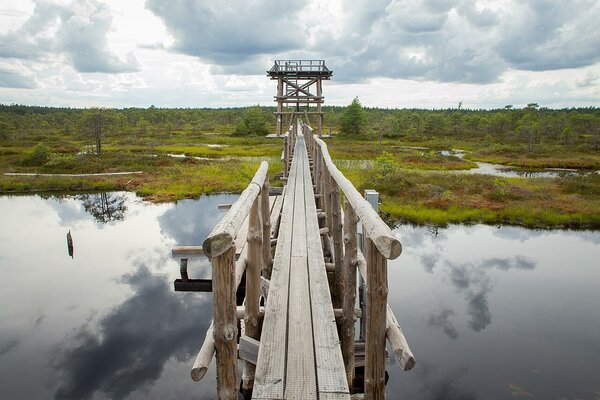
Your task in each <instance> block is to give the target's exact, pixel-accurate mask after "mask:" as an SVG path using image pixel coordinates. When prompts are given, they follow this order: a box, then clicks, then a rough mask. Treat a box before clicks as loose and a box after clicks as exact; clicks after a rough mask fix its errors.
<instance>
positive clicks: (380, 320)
mask: <svg viewBox="0 0 600 400" xmlns="http://www.w3.org/2000/svg"><path fill="white" fill-rule="evenodd" d="M387 293H388V288H387V259H386V258H385V257H384V256H383V255H382V254H381V253H380V252H379V250H378V249H377V246H376V245H375V243H373V241H372V240H371V239H370V238H368V239H367V329H366V336H367V337H366V344H365V357H366V365H365V398H366V399H369V400H384V399H385V335H386V311H387V310H386V306H387Z"/></svg>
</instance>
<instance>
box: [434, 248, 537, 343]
mask: <svg viewBox="0 0 600 400" xmlns="http://www.w3.org/2000/svg"><path fill="white" fill-rule="evenodd" d="M445 266H446V267H447V268H448V273H449V278H450V282H451V283H452V285H453V286H454V287H455V288H456V289H457V291H458V292H460V293H463V295H464V297H465V300H466V301H467V314H469V316H470V317H471V319H470V321H469V327H470V328H471V329H472V330H473V331H475V332H480V331H482V330H483V329H485V328H486V327H487V326H488V325H489V324H491V322H492V314H491V312H490V305H489V301H488V294H489V293H490V292H491V290H492V289H493V284H492V281H491V278H490V276H489V273H488V271H489V270H490V269H497V270H501V271H509V270H511V269H519V270H533V269H534V268H535V267H536V262H535V261H533V260H531V259H529V258H527V257H524V256H520V255H518V256H514V257H506V258H497V257H495V258H486V259H483V260H481V261H479V262H477V263H462V264H455V263H452V262H450V261H446V262H445ZM437 327H442V329H443V325H439V326H437Z"/></svg>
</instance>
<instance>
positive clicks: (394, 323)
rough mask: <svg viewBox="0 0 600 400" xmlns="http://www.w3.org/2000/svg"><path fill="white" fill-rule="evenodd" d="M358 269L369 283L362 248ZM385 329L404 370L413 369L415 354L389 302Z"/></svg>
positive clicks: (359, 253) (396, 357)
mask: <svg viewBox="0 0 600 400" xmlns="http://www.w3.org/2000/svg"><path fill="white" fill-rule="evenodd" d="M358 271H359V272H360V274H361V275H362V277H363V279H364V280H365V283H367V262H366V260H365V258H364V256H363V254H362V252H361V251H360V250H359V251H358ZM385 329H386V336H387V339H388V341H389V342H390V348H391V349H392V353H393V354H394V359H395V360H396V362H397V363H398V365H399V366H400V368H401V369H402V370H404V371H409V370H411V369H412V368H413V367H414V366H415V364H416V360H415V356H414V355H413V353H412V350H411V349H410V346H409V345H408V341H407V340H406V337H405V336H404V332H403V331H402V328H401V327H400V324H398V320H397V319H396V316H395V315H394V311H393V310H392V307H390V305H389V304H387V306H386V327H385Z"/></svg>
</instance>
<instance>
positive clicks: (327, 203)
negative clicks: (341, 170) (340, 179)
mask: <svg viewBox="0 0 600 400" xmlns="http://www.w3.org/2000/svg"><path fill="white" fill-rule="evenodd" d="M321 199H323V201H324V204H323V206H324V208H325V209H324V211H325V215H326V216H325V220H326V224H325V226H327V228H329V232H331V228H332V226H331V174H330V173H329V170H328V169H327V167H325V168H323V197H322V198H321Z"/></svg>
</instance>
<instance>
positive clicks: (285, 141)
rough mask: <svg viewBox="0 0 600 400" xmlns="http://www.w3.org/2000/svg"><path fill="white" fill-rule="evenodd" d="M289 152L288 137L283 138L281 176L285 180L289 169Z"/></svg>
mask: <svg viewBox="0 0 600 400" xmlns="http://www.w3.org/2000/svg"><path fill="white" fill-rule="evenodd" d="M288 157H289V151H288V136H287V134H286V135H285V136H284V137H283V176H284V177H285V178H287V176H288V168H289V160H288Z"/></svg>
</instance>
